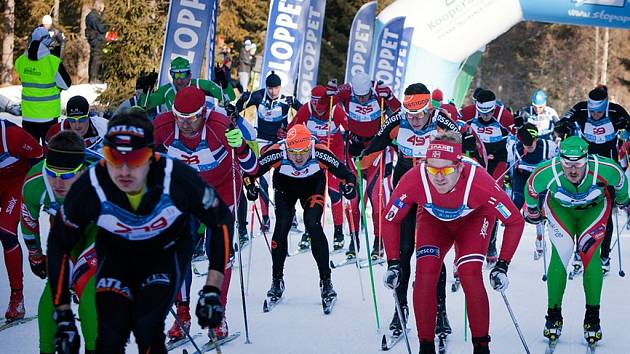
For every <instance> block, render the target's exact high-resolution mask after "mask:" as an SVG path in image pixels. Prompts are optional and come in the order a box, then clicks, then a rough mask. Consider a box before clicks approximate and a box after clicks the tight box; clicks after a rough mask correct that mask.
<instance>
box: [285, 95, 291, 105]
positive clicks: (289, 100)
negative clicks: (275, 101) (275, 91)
mask: <svg viewBox="0 0 630 354" xmlns="http://www.w3.org/2000/svg"><path fill="white" fill-rule="evenodd" d="M284 102H285V103H286V104H287V106H289V107H293V96H285V97H284Z"/></svg>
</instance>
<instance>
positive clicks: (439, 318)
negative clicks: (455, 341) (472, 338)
mask: <svg viewBox="0 0 630 354" xmlns="http://www.w3.org/2000/svg"><path fill="white" fill-rule="evenodd" d="M452 332H453V330H452V329H451V324H450V323H449V322H448V316H447V314H446V306H445V305H444V304H438V305H437V314H436V319H435V334H436V335H437V336H440V335H441V334H451V333H452Z"/></svg>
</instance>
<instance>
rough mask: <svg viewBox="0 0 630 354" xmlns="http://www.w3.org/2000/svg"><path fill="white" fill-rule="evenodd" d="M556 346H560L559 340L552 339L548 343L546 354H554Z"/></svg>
mask: <svg viewBox="0 0 630 354" xmlns="http://www.w3.org/2000/svg"><path fill="white" fill-rule="evenodd" d="M556 345H558V340H557V339H555V340H552V339H550V340H549V341H548V342H547V349H546V350H545V354H553V352H554V351H555V350H556Z"/></svg>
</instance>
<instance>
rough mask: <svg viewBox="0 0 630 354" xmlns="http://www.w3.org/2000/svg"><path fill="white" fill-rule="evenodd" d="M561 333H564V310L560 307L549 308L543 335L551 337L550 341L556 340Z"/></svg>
mask: <svg viewBox="0 0 630 354" xmlns="http://www.w3.org/2000/svg"><path fill="white" fill-rule="evenodd" d="M560 334H562V310H561V309H560V308H559V307H554V308H551V309H547V316H545V329H544V330H543V336H545V337H546V338H549V341H551V342H555V341H557V340H558V338H559V337H560Z"/></svg>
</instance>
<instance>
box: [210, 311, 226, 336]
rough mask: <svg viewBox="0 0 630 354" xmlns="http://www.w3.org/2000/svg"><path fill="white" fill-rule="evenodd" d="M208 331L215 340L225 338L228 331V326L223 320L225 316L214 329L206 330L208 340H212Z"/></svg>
mask: <svg viewBox="0 0 630 354" xmlns="http://www.w3.org/2000/svg"><path fill="white" fill-rule="evenodd" d="M210 331H212V332H214V336H215V338H216V339H217V340H221V339H223V338H226V337H227V336H228V335H229V330H228V324H227V321H226V320H225V316H223V319H222V320H221V324H220V325H218V326H216V327H214V328H209V329H208V338H210V339H212V336H211V334H210Z"/></svg>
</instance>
